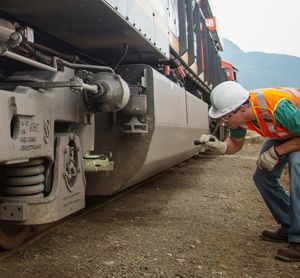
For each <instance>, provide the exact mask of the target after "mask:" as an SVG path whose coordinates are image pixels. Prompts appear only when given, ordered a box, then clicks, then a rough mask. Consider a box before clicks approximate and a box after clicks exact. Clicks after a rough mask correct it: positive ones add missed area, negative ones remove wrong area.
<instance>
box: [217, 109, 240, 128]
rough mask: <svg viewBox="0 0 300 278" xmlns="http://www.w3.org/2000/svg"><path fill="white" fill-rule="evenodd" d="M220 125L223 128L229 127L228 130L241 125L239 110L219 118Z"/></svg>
mask: <svg viewBox="0 0 300 278" xmlns="http://www.w3.org/2000/svg"><path fill="white" fill-rule="evenodd" d="M220 123H221V124H222V125H224V126H227V127H229V128H230V129H235V128H238V127H239V126H240V125H241V124H243V123H244V120H243V117H242V111H241V109H238V110H236V111H234V112H230V113H228V114H226V115H225V116H223V117H221V119H220Z"/></svg>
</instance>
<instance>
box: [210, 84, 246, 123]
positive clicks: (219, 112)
mask: <svg viewBox="0 0 300 278" xmlns="http://www.w3.org/2000/svg"><path fill="white" fill-rule="evenodd" d="M249 94H250V93H249V91H247V90H246V89H245V88H243V86H242V85H240V84H239V83H237V82H235V81H225V82H222V83H221V84H219V85H218V86H216V87H215V88H214V89H213V90H212V92H211V94H210V102H211V105H212V106H211V107H210V109H209V116H210V117H211V118H214V119H217V118H221V117H223V116H224V115H226V114H228V113H230V112H232V111H234V110H235V109H237V108H238V107H239V106H241V105H242V104H243V103H245V102H246V101H247V100H248V98H249Z"/></svg>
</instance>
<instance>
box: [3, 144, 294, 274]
mask: <svg viewBox="0 0 300 278" xmlns="http://www.w3.org/2000/svg"><path fill="white" fill-rule="evenodd" d="M259 148H260V145H259V144H249V143H248V144H247V145H246V146H245V147H244V149H243V150H242V151H241V152H240V153H239V154H237V155H234V156H221V157H217V156H207V155H204V156H201V157H199V158H194V159H191V160H189V161H187V162H184V163H182V164H180V165H179V166H177V167H174V168H172V169H170V170H169V171H168V172H167V173H166V174H165V175H163V176H161V177H160V178H158V179H156V180H154V181H151V183H149V184H147V185H145V186H143V187H142V188H140V189H138V190H137V191H134V192H131V193H130V194H129V195H127V196H125V197H123V198H121V199H119V200H117V201H115V202H113V203H111V204H109V205H107V206H105V207H104V208H101V209H97V210H95V211H93V212H92V213H90V214H88V215H85V216H84V217H81V218H79V219H76V220H72V221H69V222H68V223H66V224H64V225H62V226H60V227H58V228H57V229H56V230H55V231H53V232H51V234H49V235H48V236H46V237H44V238H42V239H40V240H39V241H37V242H35V243H33V244H32V245H30V246H27V247H26V248H25V249H23V250H20V251H19V252H18V253H17V254H15V255H14V256H13V257H11V258H8V259H6V260H4V261H2V262H0V268H1V273H0V277H13V278H16V277H43V278H44V277H161V278H162V277H204V278H210V277H230V278H232V277H233V278H235V277H247V278H250V277H264V278H265V277H270V278H275V277H284V278H288V277H300V263H286V262H281V261H278V260H276V259H275V258H274V254H275V253H276V250H277V249H278V248H281V247H283V246H285V245H286V244H283V243H270V242H265V241H262V240H260V238H259V234H260V232H261V231H262V230H263V229H264V228H272V227H276V223H275V222H274V220H273V219H272V217H271V215H270V214H269V212H268V210H267V208H266V207H265V205H264V203H263V201H262V200H261V198H260V195H259V193H258V192H257V190H256V188H255V186H254V184H253V182H252V173H253V171H254V168H255V160H256V157H257V154H258V152H259Z"/></svg>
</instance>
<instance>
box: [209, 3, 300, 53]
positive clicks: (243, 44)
mask: <svg viewBox="0 0 300 278" xmlns="http://www.w3.org/2000/svg"><path fill="white" fill-rule="evenodd" d="M210 2H211V5H212V9H213V12H214V14H215V16H216V21H217V28H218V29H219V31H220V34H221V36H222V37H223V38H227V39H229V40H231V41H232V42H234V43H235V44H237V45H238V46H239V47H240V48H241V49H242V50H243V51H246V52H248V51H263V52H267V53H280V54H288V55H294V56H298V57H300V0H284V1H283V0H210Z"/></svg>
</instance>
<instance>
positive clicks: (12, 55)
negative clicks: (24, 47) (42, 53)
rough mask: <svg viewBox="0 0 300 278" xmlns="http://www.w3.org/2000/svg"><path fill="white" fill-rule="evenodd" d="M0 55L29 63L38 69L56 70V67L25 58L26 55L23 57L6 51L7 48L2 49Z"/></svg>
mask: <svg viewBox="0 0 300 278" xmlns="http://www.w3.org/2000/svg"><path fill="white" fill-rule="evenodd" d="M1 55H2V56H4V57H7V58H10V59H13V60H16V61H19V62H21V63H24V64H27V65H30V66H33V67H36V68H39V69H43V70H47V71H52V72H57V69H56V68H53V67H50V66H47V65H45V64H42V63H40V62H37V61H34V60H31V59H28V58H26V57H23V56H21V55H19V54H16V53H13V52H10V51H8V50H6V51H4V52H3V53H2V54H1Z"/></svg>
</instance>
